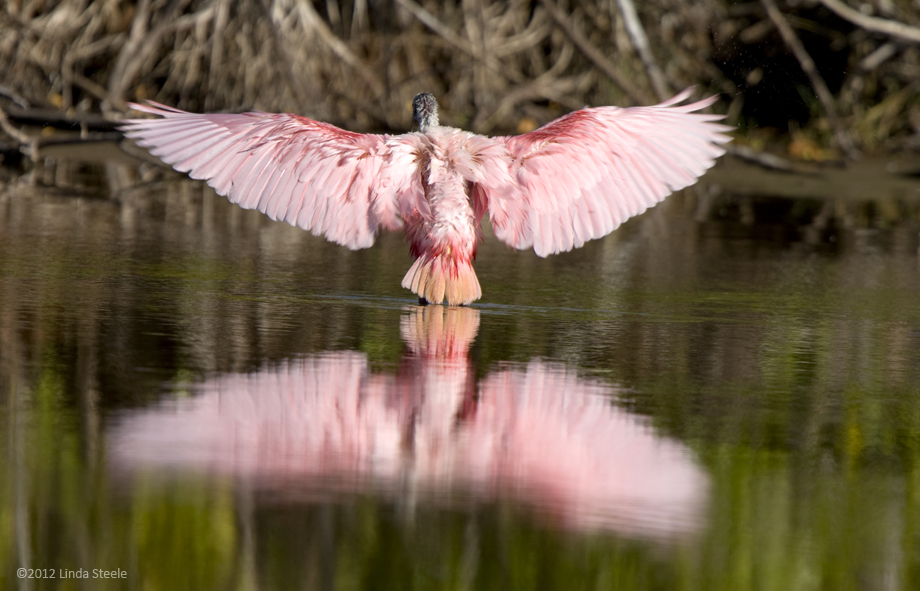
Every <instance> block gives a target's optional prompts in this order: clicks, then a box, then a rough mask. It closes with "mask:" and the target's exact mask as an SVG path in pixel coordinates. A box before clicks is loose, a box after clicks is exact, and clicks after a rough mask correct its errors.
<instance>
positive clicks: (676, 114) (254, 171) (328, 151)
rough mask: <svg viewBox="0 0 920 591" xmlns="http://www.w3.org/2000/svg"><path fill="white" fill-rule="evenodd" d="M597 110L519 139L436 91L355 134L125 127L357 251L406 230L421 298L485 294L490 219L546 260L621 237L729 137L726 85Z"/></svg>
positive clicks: (154, 107)
mask: <svg viewBox="0 0 920 591" xmlns="http://www.w3.org/2000/svg"><path fill="white" fill-rule="evenodd" d="M692 91H693V88H692V87H691V88H688V89H686V90H684V91H683V92H681V93H679V94H677V95H676V96H674V97H673V98H671V99H669V100H666V101H664V102H662V103H660V104H657V105H651V106H636V107H625V108H623V107H616V106H601V107H585V108H583V109H580V110H577V111H573V112H570V113H568V114H566V115H563V116H561V117H559V118H557V119H555V120H553V121H551V122H549V123H547V124H546V125H544V126H542V127H540V128H538V129H536V130H534V131H531V132H528V133H524V134H521V135H515V136H498V137H487V136H484V135H479V134H475V133H472V132H469V131H463V130H461V129H457V128H454V127H447V126H442V125H440V122H439V119H438V103H437V100H436V99H435V97H434V95H433V94H431V93H429V92H423V93H421V94H418V95H417V96H416V97H415V99H414V100H413V120H414V122H415V123H417V124H418V131H411V132H408V133H404V134H401V135H386V134H372V133H356V132H352V131H348V130H345V129H341V128H339V127H336V126H334V125H332V124H329V123H324V122H321V121H315V120H313V119H309V118H307V117H303V116H300V115H295V114H290V113H265V112H260V111H250V112H245V113H238V114H227V113H210V114H198V113H189V112H186V111H182V110H179V109H176V108H172V107H168V106H166V105H163V104H160V103H156V102H153V101H147V104H144V105H141V104H136V103H129V106H130V107H131V108H132V109H134V110H135V111H139V112H142V113H148V114H152V115H157V116H159V118H134V119H124V120H123V121H122V123H121V126H120V128H121V130H122V131H123V132H124V134H125V136H126V137H128V138H131V139H133V140H134V141H135V142H136V143H137V144H138V145H139V146H142V147H145V148H147V149H148V150H149V151H150V153H151V154H153V155H154V156H157V157H158V158H160V159H161V160H163V161H164V162H166V163H167V164H170V165H172V166H173V167H174V168H175V169H176V170H178V171H180V172H184V173H188V174H189V176H190V177H191V178H193V179H203V180H205V181H206V182H207V184H208V185H210V186H211V187H213V188H214V190H215V191H216V192H217V193H218V194H220V195H224V196H226V197H228V198H229V199H230V201H231V202H233V203H237V204H239V205H240V206H242V207H244V208H246V209H253V208H255V209H258V210H259V211H261V212H263V213H265V214H267V215H268V216H269V217H270V218H272V219H274V220H283V221H285V222H288V223H289V224H292V225H294V226H299V227H300V228H303V229H304V230H310V231H312V233H313V234H314V235H322V236H324V237H325V238H326V239H328V240H331V241H332V242H335V243H338V244H341V245H343V246H345V247H347V248H350V249H352V250H356V249H361V248H368V247H370V246H371V245H372V244H373V243H374V240H375V239H376V237H377V235H378V233H379V231H380V230H381V229H387V230H391V231H400V230H401V231H402V232H403V233H404V235H405V238H406V241H407V242H408V245H409V251H410V254H411V256H412V257H413V258H414V262H413V263H412V265H411V267H410V268H409V270H408V272H407V273H406V275H405V277H404V278H403V280H402V287H404V288H406V289H409V290H410V291H412V292H413V293H415V294H417V295H418V298H419V303H420V304H443V303H446V304H447V305H449V306H464V305H469V304H470V303H472V302H474V301H476V300H478V299H480V298H481V297H482V288H481V286H480V284H479V279H478V278H477V276H476V272H475V270H474V269H473V261H474V259H475V258H476V251H477V247H478V245H479V244H480V243H481V242H482V240H483V233H482V220H483V218H484V216H485V215H486V214H488V216H489V221H490V223H491V226H492V230H493V234H494V235H495V236H496V237H497V238H498V239H499V240H501V241H502V242H504V243H506V244H507V245H509V246H511V247H513V248H515V249H529V248H533V250H534V252H535V253H536V254H537V255H538V256H540V257H546V256H548V255H551V254H556V253H560V252H565V251H569V250H572V249H573V248H579V247H581V246H582V245H584V243H585V242H587V241H588V240H592V239H596V238H601V237H603V236H606V235H607V234H609V233H611V232H612V231H613V230H614V229H616V228H617V227H618V226H619V225H620V224H622V223H623V222H624V221H626V220H627V219H628V218H630V217H633V216H636V215H639V214H640V213H642V212H644V211H645V210H646V209H648V208H649V207H651V206H653V205H655V204H657V203H659V202H660V201H662V200H664V199H665V198H666V197H667V196H668V195H670V194H671V193H672V192H674V191H676V190H679V189H682V188H684V187H687V186H690V185H692V184H694V183H695V182H696V181H697V179H698V178H699V177H700V176H702V175H703V173H704V172H705V171H706V170H707V169H709V168H710V167H712V166H713V165H714V163H715V160H716V159H717V158H718V157H719V156H721V155H722V154H723V153H724V152H725V149H724V147H723V145H724V144H726V143H727V142H729V141H730V140H731V136H729V135H728V132H730V131H731V130H732V128H731V127H729V126H727V125H724V124H723V123H719V121H721V120H722V119H724V116H723V115H718V114H711V113H702V112H700V111H701V110H703V109H704V108H706V107H708V106H710V105H712V104H713V103H714V102H715V101H716V100H717V98H718V97H717V96H711V97H709V98H705V99H703V100H700V101H697V102H693V103H689V104H682V103H684V102H685V101H686V100H687V99H688V98H689V97H690V95H691V93H692Z"/></svg>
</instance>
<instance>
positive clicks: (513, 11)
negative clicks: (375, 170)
mask: <svg viewBox="0 0 920 591" xmlns="http://www.w3.org/2000/svg"><path fill="white" fill-rule="evenodd" d="M902 4H903V7H901V8H899V7H900V6H901V5H902ZM863 6H866V5H865V4H863ZM771 7H776V8H777V11H776V12H773V11H772V10H770V8H771ZM637 9H638V10H637ZM876 12H877V14H875V15H866V14H863V13H862V12H858V11H854V10H853V9H852V8H851V7H850V6H848V5H846V4H844V3H843V2H842V1H841V0H820V2H818V1H816V0H812V1H806V0H786V2H785V3H783V2H780V3H779V5H778V6H777V5H776V4H774V2H773V0H768V1H765V0H761V1H751V2H732V3H730V2H728V1H727V0H704V1H703V2H694V3H691V2H686V1H685V0H658V1H656V2H645V3H634V2H633V0H604V1H602V2H596V1H588V0H502V1H497V0H491V1H490V0H452V1H449V2H433V1H427V2H426V1H425V0H313V1H309V0H234V1H231V0H137V2H136V3H128V2H125V1H124V0H96V1H90V0H60V1H58V2H56V3H49V2H43V1H42V2H39V1H37V0H11V1H9V2H7V3H6V7H5V8H2V9H0V72H4V74H5V75H4V77H3V80H5V81H6V82H5V85H0V98H2V99H3V100H2V101H0V106H6V107H9V108H12V109H15V108H16V107H17V106H18V107H19V108H26V107H29V108H31V107H38V108H55V109H59V110H60V111H62V112H63V113H65V114H70V115H72V116H79V115H80V114H86V113H95V112H102V113H106V114H108V115H109V116H111V117H114V116H116V115H117V114H120V113H122V112H123V111H124V109H125V102H126V101H128V100H143V99H153V100H157V101H160V102H164V103H168V104H170V105H176V106H179V107H180V108H185V109H189V110H200V111H202V110H207V111H214V110H239V109H243V108H258V109H263V110H271V111H293V112H298V113H303V114H306V115H308V116H312V117H316V118H321V119H324V120H329V121H333V122H335V123H338V124H341V125H346V126H348V127H349V128H353V129H359V130H371V129H376V130H399V131H403V130H405V129H406V128H407V127H408V126H409V123H410V110H409V107H408V105H409V102H410V100H411V98H412V96H413V95H414V94H416V93H417V92H420V91H423V90H427V91H431V92H434V93H435V94H436V95H437V96H438V98H439V101H440V102H441V103H442V105H443V110H444V112H445V115H446V117H445V123H448V124H452V125H457V126H461V127H465V128H468V129H472V130H475V131H477V132H490V131H491V132H495V131H527V130H529V129H532V128H533V127H534V126H536V125H538V124H540V123H543V122H545V121H547V120H549V119H551V118H553V117H555V116H558V115H559V114H561V113H562V112H564V111H567V110H569V109H573V108H579V107H581V106H583V105H585V104H621V105H628V104H635V103H650V102H654V101H655V100H656V99H658V98H661V97H663V96H664V95H666V94H668V93H670V92H672V91H675V90H679V89H682V88H684V87H686V86H689V85H693V84H696V85H700V86H703V87H704V88H705V92H719V93H721V94H722V95H723V97H724V98H726V99H728V102H729V118H730V121H731V122H732V123H740V124H742V126H743V127H745V128H747V130H748V131H749V132H750V133H751V134H752V135H755V136H756V134H757V132H756V130H757V129H759V128H761V127H771V128H774V129H777V130H779V132H780V135H783V134H787V133H789V134H791V136H792V139H793V140H795V139H796V137H799V136H801V134H802V133H805V131H807V133H809V134H810V136H809V137H810V138H811V139H812V140H813V141H815V142H818V143H819V144H823V145H834V144H836V145H837V146H838V147H842V148H844V150H845V151H848V152H849V148H848V147H847V142H851V143H855V144H857V145H860V146H862V147H867V148H873V147H876V146H877V145H879V144H880V143H883V142H885V141H886V140H889V139H890V138H895V139H896V140H897V142H899V143H898V144H897V145H920V140H918V138H920V102H918V93H920V88H918V84H917V83H916V82H915V81H916V80H918V79H920V43H918V42H917V39H920V28H917V27H918V25H920V19H918V17H917V14H916V11H915V10H912V9H911V6H910V2H909V1H908V0H885V1H884V2H883V1H881V0H879V1H878V2H877V3H876ZM854 14H855V15H856V16H854ZM912 35H918V37H917V39H914V38H912ZM804 57H807V58H808V59H810V60H812V69H811V71H807V70H808V67H807V63H808V62H807V60H805V59H804ZM803 68H804V70H803ZM822 84H823V88H824V89H823V90H822V89H821V86H822ZM816 93H817V94H816ZM796 134H798V136H797V135H796ZM774 135H775V134H774ZM785 137H788V136H785ZM912 142H913V143H912Z"/></svg>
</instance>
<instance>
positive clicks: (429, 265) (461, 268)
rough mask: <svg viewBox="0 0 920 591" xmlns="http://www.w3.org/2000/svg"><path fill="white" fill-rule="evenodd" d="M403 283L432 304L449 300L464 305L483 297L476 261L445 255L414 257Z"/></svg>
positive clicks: (456, 304)
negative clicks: (474, 262)
mask: <svg viewBox="0 0 920 591" xmlns="http://www.w3.org/2000/svg"><path fill="white" fill-rule="evenodd" d="M402 286H403V287H405V288H406V289H408V290H410V291H412V292H413V293H416V294H418V295H419V296H421V297H423V298H425V300H427V301H428V302H429V303H431V304H440V303H442V302H444V300H445V299H446V300H447V304H448V305H450V306H465V305H467V304H469V303H470V302H472V301H474V300H478V299H479V298H481V297H482V288H480V287H479V279H478V278H477V277H476V271H474V270H473V264H472V263H471V262H470V261H468V260H463V259H455V258H452V257H449V256H442V255H434V256H431V255H424V254H423V255H422V256H420V257H419V258H417V259H416V260H415V262H414V263H413V264H412V266H411V267H410V268H409V271H408V272H407V273H406V276H405V277H403V280H402Z"/></svg>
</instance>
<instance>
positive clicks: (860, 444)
mask: <svg viewBox="0 0 920 591" xmlns="http://www.w3.org/2000/svg"><path fill="white" fill-rule="evenodd" d="M739 171H741V173H740V176H741V177H743V178H744V179H745V180H746V181H747V182H748V184H750V181H751V179H752V178H754V177H752V176H751V174H749V173H748V171H747V170H746V169H743V168H741V167H739V166H738V165H734V166H727V167H726V168H724V169H722V170H721V171H717V173H716V174H715V175H714V176H711V177H709V178H708V179H707V180H706V181H704V183H702V184H701V185H699V186H698V187H695V188H694V189H692V190H690V191H687V192H684V193H681V194H678V195H675V196H673V197H671V198H670V199H669V200H668V201H666V202H665V203H664V204H662V205H660V206H658V207H656V208H655V209H653V210H651V211H650V212H648V213H647V214H645V215H643V216H641V217H639V218H637V219H635V220H632V221H630V222H629V223H627V224H626V225H625V226H623V227H622V228H621V229H619V230H618V231H617V232H615V233H614V234H613V235H611V236H609V237H608V238H606V239H604V240H601V241H595V242H592V243H589V244H588V245H587V246H586V247H585V248H583V249H580V250H578V251H575V252H572V253H568V254H564V255H560V256H556V257H550V258H547V259H540V258H538V257H536V256H535V255H534V254H533V253H528V252H513V251H511V250H509V249H507V248H505V247H504V246H503V245H501V244H499V243H497V241H495V240H494V238H491V237H489V238H487V242H486V243H485V245H484V246H483V248H482V250H481V252H480V255H479V258H478V261H477V265H476V267H477V271H478V274H479V277H480V281H481V283H482V286H483V292H484V296H483V299H482V301H481V302H479V303H477V304H476V305H475V306H473V307H472V308H470V309H455V308H443V307H440V306H432V307H427V308H421V307H419V306H417V305H415V300H414V298H413V297H411V294H410V293H409V292H407V291H405V290H402V289H401V288H400V287H399V282H400V280H401V278H402V276H403V274H404V273H405V271H406V269H407V268H408V266H409V264H410V261H409V258H408V254H407V249H406V247H405V246H404V244H403V243H402V240H401V238H400V237H399V236H392V235H385V236H383V237H382V239H381V240H380V241H379V242H378V244H377V245H376V246H375V247H374V248H372V249H369V250H366V251H361V252H350V251H347V250H346V249H343V248H341V247H338V246H335V245H331V244H328V243H326V242H324V241H322V240H320V239H317V238H314V237H312V236H310V235H309V234H308V233H307V232H303V231H300V230H297V229H295V228H291V227H288V226H286V225H284V224H278V223H274V222H270V221H268V220H266V219H264V218H263V216H261V215H260V214H258V213H255V212H246V211H242V210H240V209H238V208H236V207H235V206H232V205H230V204H228V203H226V202H225V201H224V200H223V199H222V198H218V197H216V196H214V195H213V194H212V193H211V192H210V190H208V189H207V188H205V187H203V185H201V184H199V183H195V182H191V181H187V180H184V179H181V178H180V177H178V176H169V175H167V176H162V175H161V174H159V173H156V172H151V171H149V170H148V171H146V172H145V171H144V170H143V168H142V169H141V171H140V173H138V172H137V169H136V165H133V164H131V165H126V164H107V165H104V166H103V165H98V164H96V165H67V164H65V163H62V162H58V163H55V162H54V161H49V162H48V163H46V166H45V167H43V168H40V169H38V170H37V171H36V172H35V173H34V174H33V175H32V177H31V178H32V180H33V183H32V184H30V183H29V182H28V181H27V180H25V179H15V178H11V179H9V180H10V182H9V183H8V184H6V185H5V188H4V189H3V190H2V194H0V419H2V421H3V432H4V436H3V438H2V439H0V469H2V474H3V478H2V484H0V532H2V535H0V586H2V587H3V588H9V589H17V588H18V589H59V588H60V589H71V588H86V589H108V588H112V589H194V590H201V589H228V588H241V589H289V588H308V589H313V588H316V589H361V588H373V589H385V588H392V589H406V588H417V589H429V588H430V589H445V588H457V589H532V588H542V589H555V588H559V589H575V588H591V589H595V588H596V589H676V588H682V589H701V590H703V589H705V590H710V589H733V590H737V589H783V590H785V589H910V588H916V587H918V586H920V410H918V409H920V262H918V254H917V253H918V242H920V241H918V225H920V215H918V211H920V203H918V202H917V201H916V196H915V193H916V190H917V188H918V187H920V183H918V182H917V181H916V179H915V178H912V177H909V176H905V177H895V181H894V182H892V183H889V184H888V185H886V184H885V183H884V182H882V181H880V182H879V183H876V184H872V185H871V186H872V187H874V189H873V193H872V194H869V193H867V194H866V195H865V196H864V198H860V197H859V196H858V195H857V196H852V195H842V194H840V193H839V191H838V190H837V189H833V187H842V186H847V185H848V183H847V182H846V181H840V179H839V178H837V177H834V176H832V177H830V178H829V180H828V184H827V186H828V187H829V193H828V194H825V195H822V194H820V193H817V192H816V191H815V188H814V187H815V182H816V181H814V179H810V180H808V183H810V184H808V183H805V184H807V185H808V188H807V192H808V194H807V195H806V197H807V199H793V198H789V197H795V196H796V195H795V191H796V190H797V189H796V187H799V186H804V184H802V183H800V179H798V178H797V177H789V176H773V177H767V178H768V179H770V180H769V181H765V182H764V185H763V186H770V187H771V189H772V190H773V193H772V194H775V195H785V196H786V198H783V199H779V198H775V197H770V194H771V193H770V191H766V190H761V191H756V190H752V189H751V188H750V187H749V186H748V187H745V186H742V185H743V184H742V185H738V184H735V185H734V186H735V187H736V189H735V191H736V193H735V194H734V195H733V194H732V193H731V191H726V190H724V189H720V188H719V186H720V185H722V186H729V187H730V186H732V184H731V178H730V177H731V176H732V175H735V176H738V175H739ZM719 175H721V176H719ZM880 178H881V177H880ZM886 178H888V177H886ZM817 182H820V181H817ZM770 183H775V185H772V184H770ZM867 186H869V185H867ZM831 191H833V192H831ZM738 192H740V193H742V194H745V195H750V194H755V195H759V196H756V197H741V198H738V197H737V193H738ZM790 193H792V194H791V195H790ZM18 568H26V569H41V571H40V572H38V573H36V572H34V571H33V572H32V573H28V572H27V573H26V574H27V575H28V574H31V575H32V576H33V578H29V577H26V578H21V577H19V576H18V575H17V569H18ZM99 570H101V571H108V573H109V574H110V576H115V577H120V578H101V577H102V575H101V574H100V573H99V572H98V571H99ZM113 573H114V574H113ZM36 574H39V575H43V576H45V577H51V576H53V578H34V576H35V575H36ZM62 577H64V578H62ZM84 577H85V578H84Z"/></svg>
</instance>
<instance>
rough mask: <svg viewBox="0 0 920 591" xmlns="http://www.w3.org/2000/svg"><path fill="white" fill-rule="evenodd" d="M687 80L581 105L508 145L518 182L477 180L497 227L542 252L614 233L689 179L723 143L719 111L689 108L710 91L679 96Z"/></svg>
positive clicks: (518, 244)
mask: <svg viewBox="0 0 920 591" xmlns="http://www.w3.org/2000/svg"><path fill="white" fill-rule="evenodd" d="M690 90H691V89H687V90H685V91H684V92H682V93H680V94H679V95H677V96H675V97H674V98H672V99H671V100H669V101H666V102H664V103H661V104H659V105H655V106H651V107H631V108H627V109H621V108H619V107H598V108H592V109H582V110H580V111H575V112H574V113H570V114H568V115H565V116H564V117H560V118H559V119H556V120H555V121H553V122H551V123H549V124H547V125H545V126H543V127H541V128H540V129H537V130H535V131H532V132H530V133H525V134H523V135H519V136H514V137H503V138H493V139H495V140H496V141H502V142H504V143H505V145H506V146H507V149H508V152H509V153H510V156H511V164H510V166H511V170H510V173H511V176H512V178H514V179H515V181H516V185H515V186H511V187H509V186H506V185H502V184H500V183H498V182H493V183H491V184H489V183H488V182H487V183H483V184H480V186H479V190H480V191H482V192H484V193H485V198H486V201H487V207H488V211H489V217H490V219H491V221H492V227H493V230H494V232H495V235H496V236H497V237H498V238H499V239H501V240H503V241H504V242H506V243H508V244H509V245H511V246H513V247H514V248H521V249H523V248H529V247H531V246H533V249H534V251H536V253H537V254H538V255H540V256H547V255H549V254H555V253H557V252H563V251H567V250H571V249H572V248H578V247H580V246H581V245H583V244H584V243H585V242H586V241H588V240H591V239H592V238H600V237H601V236H605V235H607V234H609V233H610V232H612V231H613V230H614V229H615V228H616V227H617V226H619V225H620V224H621V223H623V222H624V221H626V220H627V219H628V218H630V217H632V216H634V215H638V214H640V213H642V212H643V211H645V210H646V209H648V208H649V207H651V206H653V205H655V204H656V203H658V202H659V201H661V200H663V199H664V198H665V197H667V196H668V195H669V194H670V193H671V192H672V191H676V190H678V189H682V188H684V187H686V186H689V185H692V184H693V183H694V182H696V180H697V178H699V177H700V176H701V175H702V174H703V173H704V172H705V171H706V169H708V168H709V167H711V166H712V165H713V163H714V162H715V159H716V158H717V157H719V156H720V155H722V154H723V153H724V152H725V150H724V149H723V148H722V147H721V144H724V143H726V142H728V141H730V139H731V138H729V137H728V136H727V135H725V132H727V131H729V130H730V129H731V128H730V127H728V126H725V125H721V124H718V123H715V121H718V120H720V119H722V116H721V115H710V114H704V113H694V111H699V110H700V109H703V108H704V107H707V106H709V105H711V104H712V103H713V102H714V101H715V100H716V99H715V97H710V98H708V99H705V100H702V101H699V102H696V103H692V104H689V105H683V106H681V105H678V103H679V102H681V101H683V100H684V99H686V98H687V97H688V96H689V95H690Z"/></svg>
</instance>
